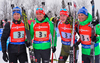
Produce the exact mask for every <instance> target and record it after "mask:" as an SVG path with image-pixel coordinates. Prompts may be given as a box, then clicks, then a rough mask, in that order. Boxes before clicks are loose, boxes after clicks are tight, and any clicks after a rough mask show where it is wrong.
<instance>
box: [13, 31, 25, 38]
mask: <svg viewBox="0 0 100 63" xmlns="http://www.w3.org/2000/svg"><path fill="white" fill-rule="evenodd" d="M23 37H24V31H17V32H13V38H23Z"/></svg>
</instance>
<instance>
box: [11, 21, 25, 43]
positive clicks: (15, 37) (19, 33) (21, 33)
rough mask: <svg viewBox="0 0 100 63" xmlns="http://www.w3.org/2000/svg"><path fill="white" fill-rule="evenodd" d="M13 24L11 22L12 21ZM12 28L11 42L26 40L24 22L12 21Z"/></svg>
mask: <svg viewBox="0 0 100 63" xmlns="http://www.w3.org/2000/svg"><path fill="white" fill-rule="evenodd" d="M10 24H11V23H10ZM11 25H12V26H11V30H10V42H25V27H24V23H22V22H21V23H20V24H14V23H13V22H12V24H11Z"/></svg>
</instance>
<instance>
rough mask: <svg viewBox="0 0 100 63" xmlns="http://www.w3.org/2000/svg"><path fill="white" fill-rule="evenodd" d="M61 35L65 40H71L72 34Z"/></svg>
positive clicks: (63, 33)
mask: <svg viewBox="0 0 100 63" xmlns="http://www.w3.org/2000/svg"><path fill="white" fill-rule="evenodd" d="M61 34H62V37H63V38H67V39H70V38H71V33H66V32H61Z"/></svg>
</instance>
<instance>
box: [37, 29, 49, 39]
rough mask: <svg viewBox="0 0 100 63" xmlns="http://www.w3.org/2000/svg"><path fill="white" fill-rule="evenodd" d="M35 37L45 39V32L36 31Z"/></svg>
mask: <svg viewBox="0 0 100 63" xmlns="http://www.w3.org/2000/svg"><path fill="white" fill-rule="evenodd" d="M36 37H37V38H45V37H47V32H46V31H36Z"/></svg>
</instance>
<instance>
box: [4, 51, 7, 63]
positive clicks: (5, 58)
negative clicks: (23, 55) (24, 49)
mask: <svg viewBox="0 0 100 63" xmlns="http://www.w3.org/2000/svg"><path fill="white" fill-rule="evenodd" d="M3 60H4V61H5V62H8V55H7V53H6V52H5V53H3Z"/></svg>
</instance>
